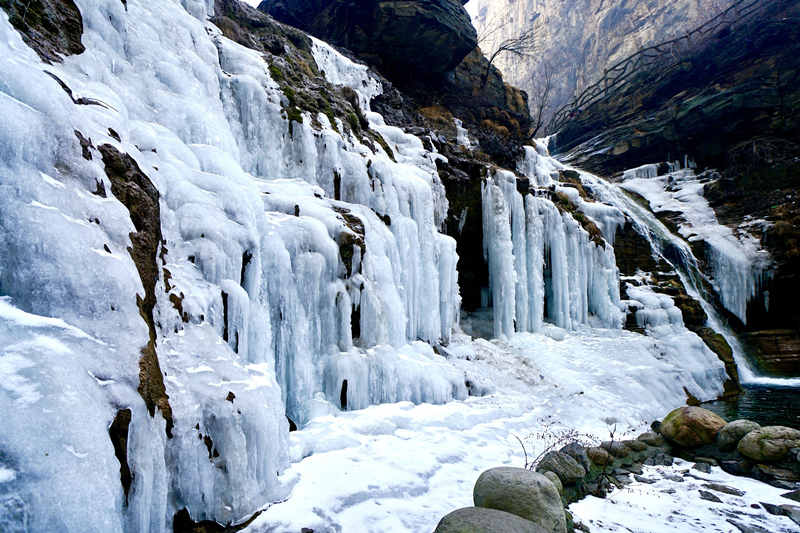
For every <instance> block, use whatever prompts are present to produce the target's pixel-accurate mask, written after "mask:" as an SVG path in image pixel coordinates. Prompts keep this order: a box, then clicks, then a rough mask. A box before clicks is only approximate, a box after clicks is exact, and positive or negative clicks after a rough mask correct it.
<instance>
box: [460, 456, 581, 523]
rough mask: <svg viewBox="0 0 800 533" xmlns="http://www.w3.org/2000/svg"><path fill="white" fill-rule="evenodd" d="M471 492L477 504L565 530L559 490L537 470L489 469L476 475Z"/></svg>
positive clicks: (505, 467) (477, 505)
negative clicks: (476, 478) (478, 475)
mask: <svg viewBox="0 0 800 533" xmlns="http://www.w3.org/2000/svg"><path fill="white" fill-rule="evenodd" d="M472 495H473V500H474V502H475V506H476V507H486V508H489V509H497V510H499V511H506V512H509V513H512V514H515V515H517V516H519V517H522V518H525V519H527V520H531V521H532V522H534V523H536V524H538V525H539V526H540V527H542V528H543V529H544V530H545V531H548V532H552V533H565V532H566V530H567V522H566V518H565V515H564V507H563V505H562V503H561V497H560V496H559V494H558V490H557V489H556V487H555V486H554V485H553V483H552V482H551V481H550V480H549V479H547V478H546V477H545V476H544V475H542V474H539V473H538V472H532V471H530V470H526V469H524V468H513V467H507V466H503V467H498V468H492V469H489V470H487V471H485V472H483V473H482V474H481V475H480V477H478V480H477V481H476V482H475V488H474V490H473V494H472Z"/></svg>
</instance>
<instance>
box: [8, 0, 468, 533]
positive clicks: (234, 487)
mask: <svg viewBox="0 0 800 533" xmlns="http://www.w3.org/2000/svg"><path fill="white" fill-rule="evenodd" d="M76 3H77V5H78V7H79V9H80V11H81V15H82V18H83V24H84V33H83V36H82V42H83V44H84V45H85V46H86V51H85V52H84V53H83V54H80V55H77V56H71V57H67V58H65V61H64V62H63V63H62V64H55V65H46V64H44V63H42V62H41V61H40V59H39V57H38V56H37V55H36V54H35V53H34V52H33V51H32V50H31V49H29V48H28V47H27V46H26V45H25V44H24V42H23V41H22V39H21V37H20V36H19V34H18V33H17V32H16V31H15V30H14V29H13V28H12V26H11V25H10V24H9V22H8V18H7V16H6V14H5V13H0V48H1V49H2V50H1V51H0V72H2V78H1V79H0V109H2V113H3V115H4V117H5V118H4V120H3V122H2V124H1V125H0V176H1V177H2V180H0V198H2V200H0V228H2V231H0V256H2V257H3V259H4V260H3V265H2V269H0V294H2V299H0V318H2V320H0V345H2V346H3V348H2V351H1V352H0V355H2V357H1V358H0V377H1V378H2V382H3V383H4V385H3V387H2V388H0V400H1V401H2V404H3V405H4V406H10V405H13V406H14V408H13V409H4V410H3V411H4V413H6V414H7V417H6V419H5V420H4V424H3V427H2V428H0V445H1V446H2V459H0V460H1V461H2V467H3V468H7V467H8V468H9V469H10V470H12V471H13V472H14V475H13V478H12V479H11V481H9V482H4V483H3V484H2V485H0V516H1V517H2V518H0V529H5V525H4V524H5V522H4V521H5V520H10V521H11V522H10V523H12V524H17V523H26V524H27V526H28V527H29V528H30V529H32V530H67V531H166V530H168V529H170V528H171V525H170V524H171V523H172V517H173V515H174V514H175V512H176V511H177V510H179V509H182V508H184V507H185V508H187V509H188V510H189V511H190V513H191V516H192V518H193V519H195V520H202V519H212V520H216V521H218V522H221V523H228V522H237V521H240V520H242V519H244V518H247V513H248V512H252V510H253V509H257V508H259V507H260V506H262V505H263V504H264V502H268V501H274V500H275V499H278V498H281V497H283V495H284V494H285V491H286V488H285V487H282V486H281V484H280V483H279V482H278V479H277V476H276V473H277V472H279V471H281V470H282V469H283V468H284V466H285V465H286V463H287V450H288V443H287V431H286V428H287V422H286V418H285V416H284V415H285V413H288V414H289V416H290V417H292V419H293V420H294V421H295V422H296V423H298V424H302V423H304V422H306V421H308V420H309V419H310V418H312V417H313V416H315V415H318V414H326V413H329V412H331V411H334V410H336V409H337V408H341V407H343V405H342V404H343V403H344V402H341V388H342V385H343V384H344V382H345V380H347V383H348V388H347V394H346V400H347V402H346V403H347V408H348V409H350V408H360V407H365V406H366V405H368V404H369V403H374V402H382V401H400V400H411V401H415V402H422V401H427V402H444V401H447V400H449V399H453V398H463V397H464V396H465V395H466V390H465V388H464V383H463V374H461V373H458V372H455V371H453V370H452V369H449V370H448V369H446V368H444V367H443V364H442V362H443V358H442V357H440V356H439V355H437V354H435V353H433V352H432V350H431V349H430V347H429V346H428V345H426V346H428V347H427V348H425V347H421V346H419V345H418V344H409V342H412V341H416V340H417V339H421V340H424V341H428V342H431V343H435V342H438V341H440V340H442V341H447V339H448V337H449V335H450V331H451V328H452V326H453V325H454V324H455V323H456V321H457V317H458V308H459V297H458V277H457V272H456V263H457V256H456V252H455V242H454V241H453V240H452V239H451V238H449V237H446V236H444V235H442V234H440V233H439V232H438V231H437V228H438V227H439V226H440V225H441V223H442V222H443V221H444V219H445V217H446V213H447V201H446V198H445V195H444V188H443V186H442V184H441V182H440V181H439V179H438V174H437V172H436V167H435V158H436V157H439V156H437V155H435V154H432V153H430V152H427V151H425V150H424V148H423V146H422V143H421V142H420V140H419V139H417V138H416V137H413V136H409V135H406V134H404V133H403V132H402V131H401V130H399V129H397V128H393V127H390V126H387V125H385V124H384V123H383V120H382V118H381V117H380V116H379V115H377V114H375V113H372V112H370V111H369V109H368V101H369V98H370V97H371V96H372V95H374V94H375V93H374V91H376V90H379V85H378V84H377V83H376V82H375V81H374V80H372V79H371V78H370V77H369V75H368V74H367V71H366V68H365V67H363V66H360V65H356V64H354V63H353V62H351V61H349V60H347V59H346V58H344V57H343V56H341V55H340V54H338V53H337V52H335V51H334V50H333V49H331V48H330V47H328V46H327V45H325V44H324V43H320V42H318V41H314V57H315V58H316V59H317V61H318V63H319V65H320V68H321V70H323V71H324V72H325V73H326V75H327V76H328V78H329V79H330V80H331V81H332V82H333V83H342V84H347V85H349V86H351V87H352V88H353V89H354V90H355V91H356V92H357V93H358V94H359V100H360V101H361V105H362V108H363V110H364V112H365V115H366V116H367V118H368V120H369V122H370V125H371V127H372V128H373V129H374V130H375V131H377V132H379V133H380V134H381V135H382V136H383V137H384V139H385V140H386V141H387V143H388V144H389V145H390V146H391V147H392V150H393V152H394V157H395V159H396V161H394V160H392V159H391V158H390V157H389V156H388V155H387V154H386V153H384V152H383V150H382V149H381V148H379V147H378V148H376V149H375V151H374V152H373V150H371V149H369V148H368V147H366V146H364V145H362V144H361V143H360V142H359V141H358V140H357V139H356V138H354V137H353V136H350V135H344V136H343V135H340V134H339V133H337V132H336V131H335V130H334V129H333V128H332V127H330V123H329V122H328V119H327V117H325V116H324V115H320V116H319V122H320V123H322V125H323V126H322V128H321V129H320V130H315V129H313V128H312V127H311V125H310V124H311V122H312V121H311V120H310V117H306V118H307V120H304V121H303V123H302V124H299V123H294V124H293V129H292V131H291V132H290V130H289V124H288V122H287V120H286V118H285V117H284V114H285V113H284V112H283V110H282V105H281V103H282V101H283V100H285V97H284V96H283V94H282V92H281V91H280V89H279V87H278V86H277V84H276V83H275V82H274V81H273V80H271V79H270V76H269V73H268V68H267V67H268V66H267V65H266V63H265V62H264V60H263V58H262V57H261V55H260V54H259V53H257V52H255V51H253V50H250V49H247V48H244V47H242V46H240V45H238V44H236V43H234V42H232V41H230V40H228V39H227V38H225V37H223V36H222V34H221V32H220V31H219V30H218V29H217V28H216V27H215V26H213V25H212V24H210V23H209V22H207V18H208V16H209V14H210V10H209V9H210V8H209V5H210V4H213V2H207V1H205V0H202V1H199V0H183V1H182V2H178V1H170V2H162V3H151V2H141V1H139V0H129V1H128V2H127V4H126V5H123V4H122V3H120V2H118V1H117V0H100V1H89V0H77V2H76ZM45 71H47V72H50V73H52V74H53V75H55V76H57V77H58V78H59V79H60V80H62V81H63V83H64V84H65V85H66V86H68V87H69V88H70V89H71V90H72V91H73V96H75V97H76V98H77V97H81V96H86V97H90V98H94V99H96V100H98V101H101V102H102V103H103V105H90V106H79V105H75V104H74V103H73V101H72V99H71V98H70V97H69V96H68V95H67V94H66V93H65V92H64V91H63V90H62V88H61V87H60V86H59V84H58V83H57V82H56V81H55V80H54V79H53V78H52V77H51V76H49V75H48V74H46V73H45ZM110 130H113V134H112V132H111V131H110ZM340 130H343V129H342V128H340ZM76 131H78V132H80V133H81V134H82V135H83V136H84V137H85V138H86V139H91V143H92V144H91V147H90V148H88V151H89V153H90V155H91V157H90V158H85V157H82V156H81V145H80V144H79V142H78V138H77V137H76V133H75V132H76ZM117 135H118V136H119V138H120V139H121V140H120V141H118V140H116V138H117ZM105 144H108V145H110V146H112V147H114V148H115V149H116V150H118V151H119V152H120V153H122V154H126V153H127V154H129V155H130V157H132V160H131V161H134V162H135V164H136V165H138V167H139V168H140V169H142V172H143V173H144V174H145V175H146V176H147V177H148V178H149V180H150V181H151V182H152V184H153V185H154V186H155V188H156V189H157V190H158V193H159V202H158V203H159V205H160V223H161V228H160V230H161V234H162V238H163V242H162V244H161V246H160V249H159V251H158V257H159V258H160V259H159V260H158V265H156V266H157V269H158V281H157V283H156V285H155V295H156V302H155V308H154V310H153V317H154V323H155V328H156V331H155V333H156V339H155V347H156V353H157V355H158V359H159V362H160V366H161V371H162V373H163V376H164V385H165V389H166V390H165V392H166V393H167V394H168V396H169V405H170V407H171V410H172V421H173V422H174V427H173V428H172V430H171V433H172V436H171V438H169V437H167V435H166V423H165V420H164V418H162V416H161V415H160V414H159V412H158V411H156V413H155V416H151V415H150V414H149V413H148V409H147V407H146V405H145V403H144V402H143V400H142V398H141V397H140V396H139V394H138V392H137V390H136V388H137V385H138V383H139V379H140V378H139V359H140V357H141V353H140V350H141V348H142V346H144V345H145V344H146V343H147V340H148V325H147V324H146V323H145V321H143V320H142V316H141V315H140V312H139V309H138V307H137V304H136V297H137V294H138V295H142V294H144V288H143V285H142V283H141V282H140V281H139V280H140V277H139V273H138V271H137V267H136V265H135V264H134V262H133V260H132V259H131V257H130V255H129V253H128V247H129V246H130V245H131V240H130V237H129V234H130V233H131V232H133V231H134V230H135V228H134V226H133V224H132V222H131V216H130V214H129V213H128V211H127V209H126V208H125V206H123V205H122V204H121V203H120V202H119V201H117V200H116V199H115V198H114V197H113V195H112V194H108V195H107V196H106V195H101V194H92V192H93V191H96V190H100V186H101V185H102V190H104V191H110V190H111V189H112V184H111V182H110V181H109V178H108V177H107V176H106V173H105V170H104V164H103V160H102V159H103V158H102V157H101V154H100V152H99V151H98V150H97V149H96V147H99V146H101V145H105ZM335 173H336V174H338V175H339V176H340V179H341V197H340V198H339V199H333V198H334V183H333V182H334V174H335ZM385 220H391V223H390V224H388V223H387V222H385ZM19 228H25V231H24V232H20V231H19ZM342 249H346V250H348V251H349V252H351V255H350V257H347V258H345V257H343V253H342ZM431 273H434V275H431ZM52 317H58V318H52ZM356 317H357V324H355V325H354V324H353V320H356ZM354 333H356V335H354ZM354 336H355V337H356V338H354ZM226 397H227V398H228V399H229V401H227V402H226V401H224V400H225V398H226ZM124 410H129V411H128V413H129V417H130V418H129V420H130V422H129V424H128V425H127V426H125V427H126V429H127V447H126V450H125V452H126V453H127V455H126V459H127V464H128V466H129V467H130V469H131V471H132V472H133V474H134V475H133V479H132V483H131V485H130V488H129V491H128V493H127V495H125V494H123V490H122V488H121V486H120V462H119V461H118V459H117V458H116V457H115V451H114V449H113V447H112V445H111V441H110V440H109V430H108V428H109V426H110V425H111V423H112V421H114V420H115V417H116V416H120V415H119V413H120V412H122V411H124ZM123 418H124V417H123ZM32 421H33V423H32ZM32 447H34V448H36V449H41V450H48V454H49V458H50V459H49V460H45V461H40V460H38V459H37V460H34V458H33V456H32V455H31V454H29V453H28V451H29V450H30V449H31V448H32ZM37 457H38V456H37ZM86 480H93V481H92V482H91V483H87V482H86ZM44 495H47V498H45V497H44ZM53 499H56V500H58V501H61V502H69V504H65V505H63V506H60V507H58V508H56V507H53V506H50V505H49V504H48V502H51V501H53ZM89 508H91V509H93V519H92V521H91V522H88V523H87V521H86V513H85V510H86V509H89Z"/></svg>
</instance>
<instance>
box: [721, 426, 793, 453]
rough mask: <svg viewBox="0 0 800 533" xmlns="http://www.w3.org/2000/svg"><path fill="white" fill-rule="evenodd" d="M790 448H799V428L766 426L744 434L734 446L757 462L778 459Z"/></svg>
mask: <svg viewBox="0 0 800 533" xmlns="http://www.w3.org/2000/svg"><path fill="white" fill-rule="evenodd" d="M792 448H800V430H797V429H792V428H788V427H786V426H766V427H763V428H761V429H755V430H753V431H751V432H750V433H748V434H747V435H745V436H744V437H743V438H742V440H740V441H739V445H738V446H737V447H736V449H737V450H739V453H741V454H742V455H744V456H745V457H747V458H749V459H752V460H754V461H758V462H771V461H779V460H780V459H783V457H784V456H785V455H786V454H788V453H789V450H791V449H792Z"/></svg>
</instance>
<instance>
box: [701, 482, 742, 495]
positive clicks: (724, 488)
mask: <svg viewBox="0 0 800 533" xmlns="http://www.w3.org/2000/svg"><path fill="white" fill-rule="evenodd" d="M703 487H704V488H707V489H710V490H715V491H717V492H722V493H724V494H730V495H731V496H744V491H742V490H739V489H735V488H733V487H729V486H727V485H722V484H720V483H706V484H705V485H703Z"/></svg>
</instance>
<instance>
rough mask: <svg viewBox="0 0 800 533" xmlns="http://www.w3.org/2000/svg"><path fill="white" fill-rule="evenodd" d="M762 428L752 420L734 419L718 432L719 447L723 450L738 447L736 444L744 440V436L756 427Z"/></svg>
mask: <svg viewBox="0 0 800 533" xmlns="http://www.w3.org/2000/svg"><path fill="white" fill-rule="evenodd" d="M759 428H761V425H760V424H758V423H756V422H753V421H752V420H734V421H733V422H728V423H727V424H725V426H724V427H723V428H722V429H720V430H719V433H717V447H719V449H720V450H722V451H723V452H729V451H731V450H734V449H736V445H737V444H739V441H740V440H742V437H744V436H745V435H747V434H748V433H750V432H751V431H753V430H754V429H759Z"/></svg>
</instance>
